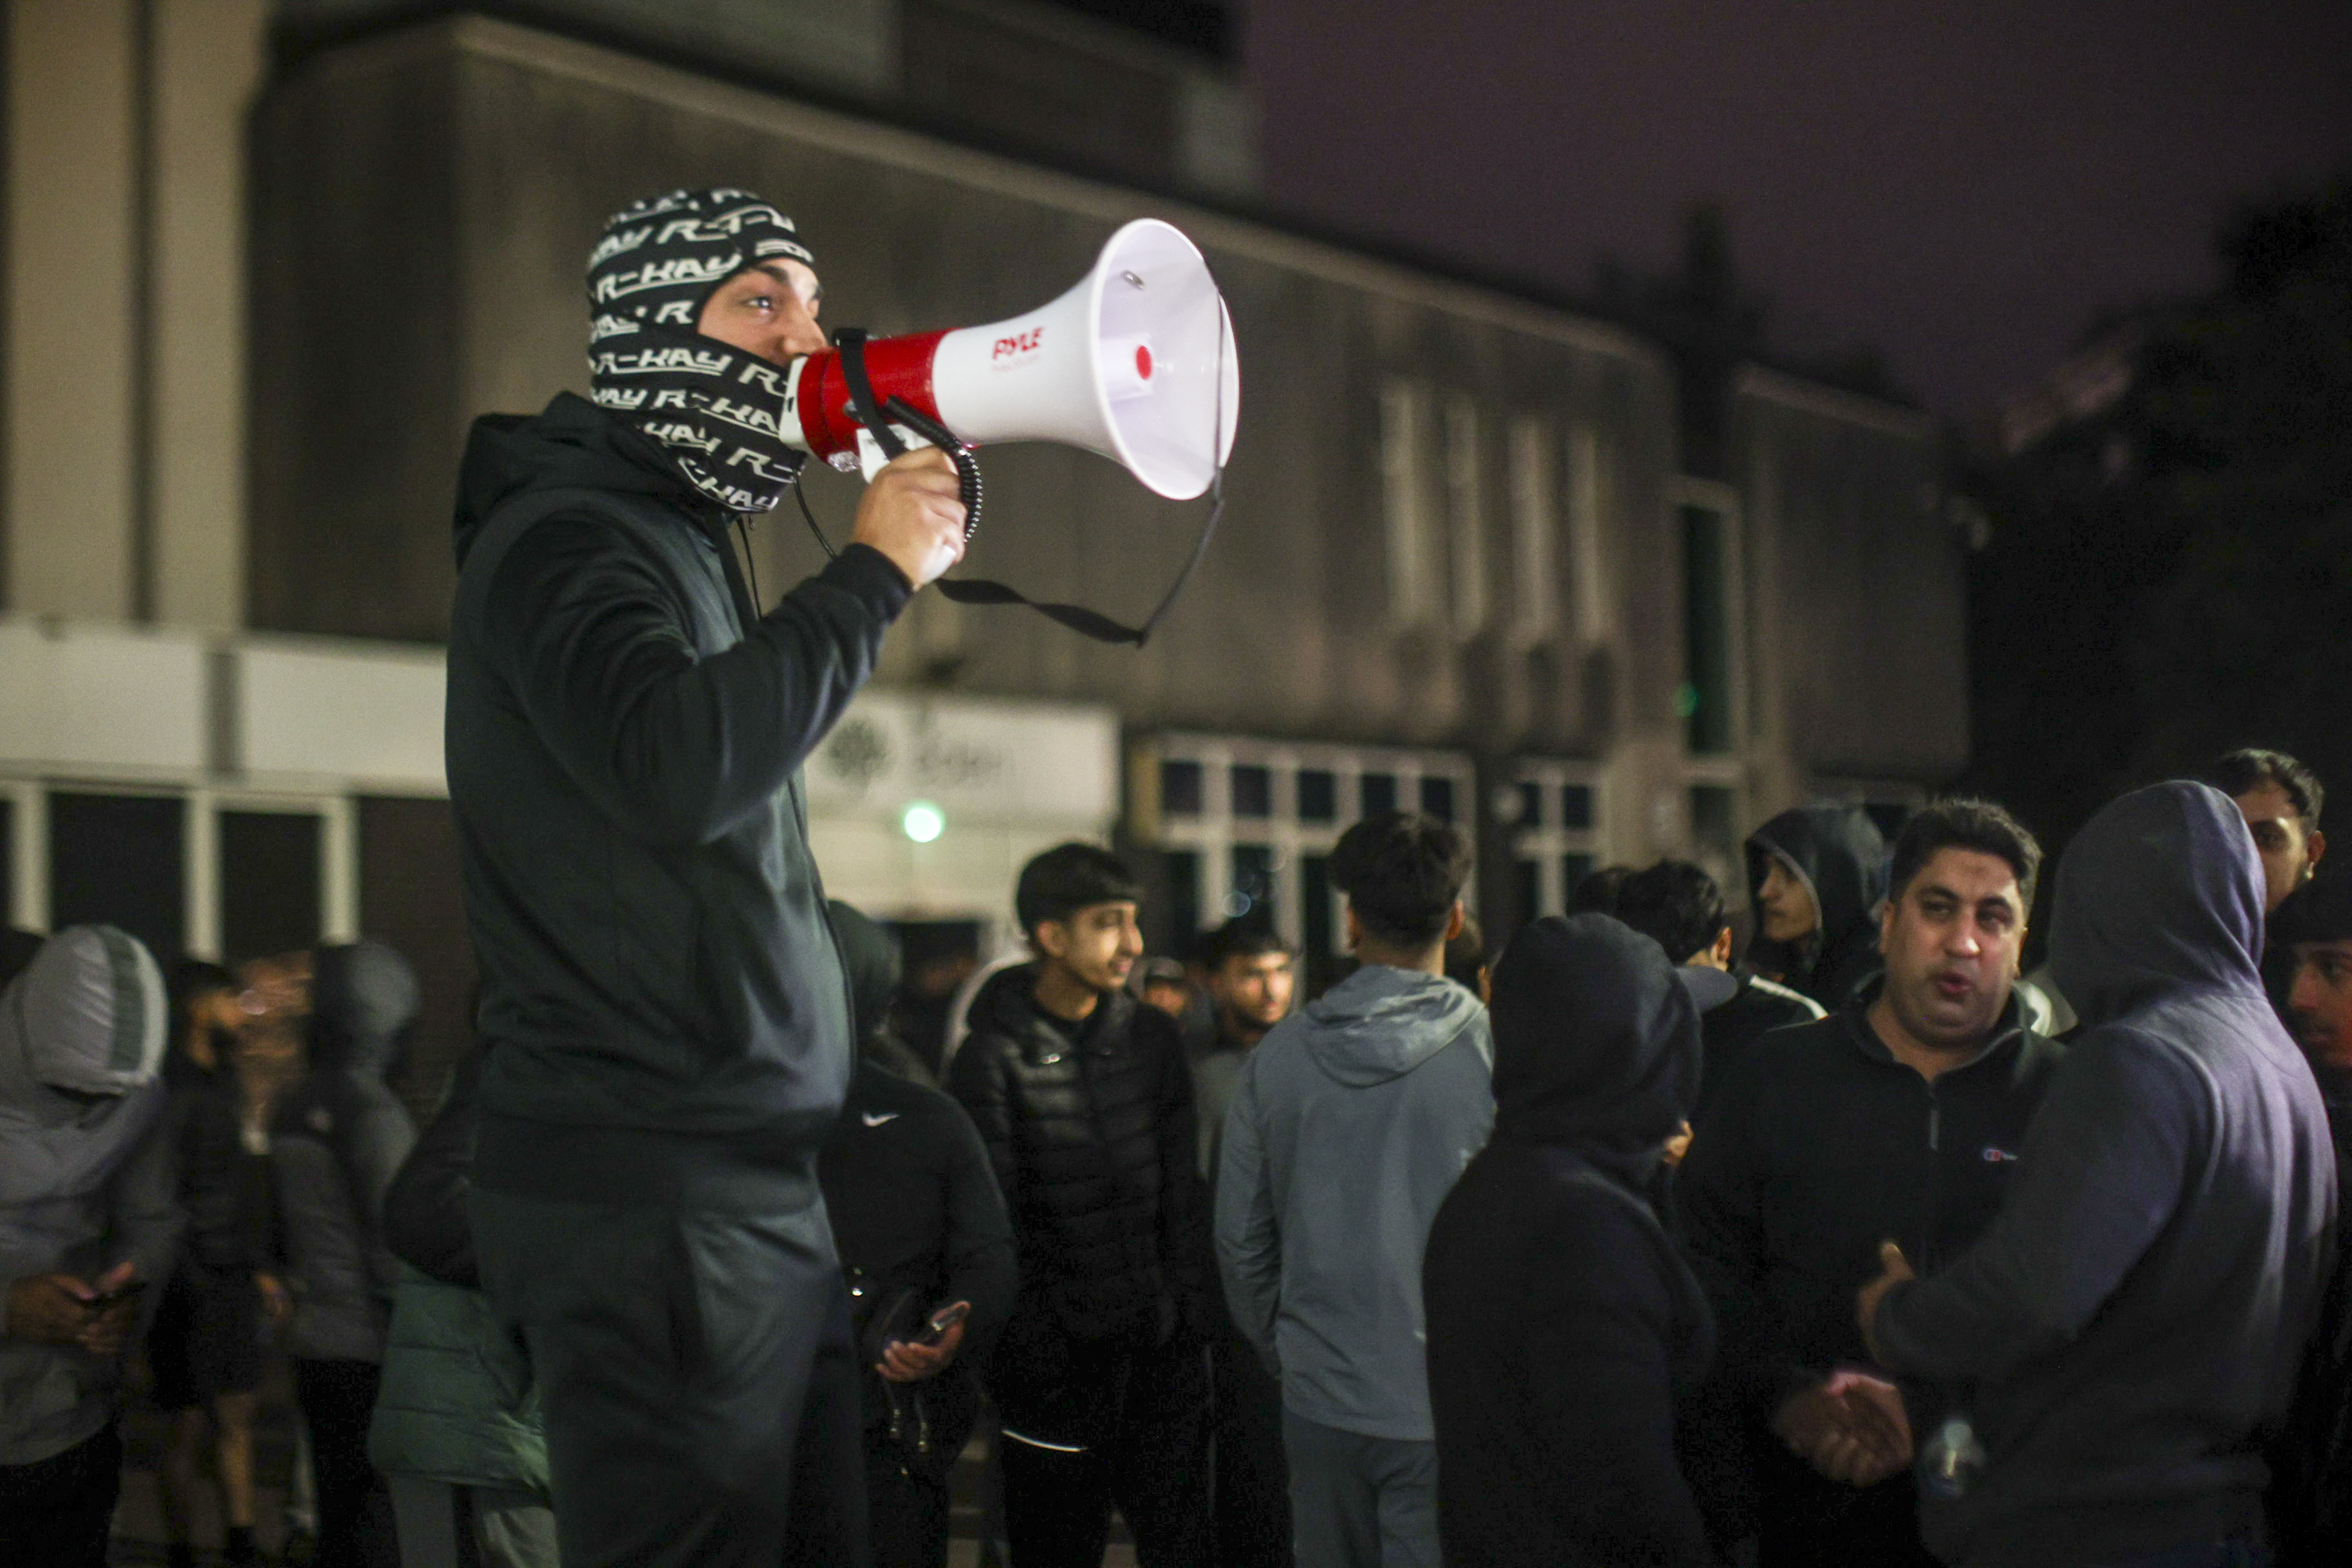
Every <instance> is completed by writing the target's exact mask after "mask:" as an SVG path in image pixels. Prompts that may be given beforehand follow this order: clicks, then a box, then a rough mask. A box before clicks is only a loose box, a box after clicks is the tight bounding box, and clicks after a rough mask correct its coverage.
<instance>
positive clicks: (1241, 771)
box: [1232, 763, 1274, 817]
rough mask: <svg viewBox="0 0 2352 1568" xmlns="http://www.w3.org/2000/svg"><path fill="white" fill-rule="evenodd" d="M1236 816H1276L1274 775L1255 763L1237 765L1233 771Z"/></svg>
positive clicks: (1235, 764)
mask: <svg viewBox="0 0 2352 1568" xmlns="http://www.w3.org/2000/svg"><path fill="white" fill-rule="evenodd" d="M1232 776H1233V790H1234V816H1260V817H1263V816H1273V815H1274V774H1273V773H1272V772H1271V771H1269V770H1268V769H1265V768H1263V767H1260V766H1259V765H1257V764H1256V763H1234V771H1233V775H1232Z"/></svg>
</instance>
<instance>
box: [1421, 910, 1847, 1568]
mask: <svg viewBox="0 0 2352 1568" xmlns="http://www.w3.org/2000/svg"><path fill="white" fill-rule="evenodd" d="M1731 989H1732V983H1731V978H1730V976H1728V975H1727V974H1723V973H1717V972H1715V971H1711V970H1710V971H1697V970H1690V969H1677V968H1676V967H1675V966H1674V965H1672V964H1670V963H1668V962H1667V959H1666V955H1665V953H1664V951H1663V950H1661V949H1660V948H1659V947H1658V946H1657V945H1656V944H1655V943H1654V942H1650V941H1648V940H1646V939H1644V938H1643V937H1642V936H1640V935H1638V934H1637V933H1635V932H1633V931H1629V930H1627V929H1626V927H1625V926H1624V925H1622V923H1620V922H1619V921H1615V920H1613V919H1611V918H1609V917H1607V916H1604V915H1589V914H1588V915H1577V916H1574V917H1571V918H1570V919H1567V920H1560V919H1557V918H1551V919H1545V920H1539V921H1534V922H1532V923H1530V924H1528V925H1527V926H1524V927H1522V928H1520V930H1519V931H1518V933H1517V935H1516V936H1514V937H1513V938H1512V939H1511V942H1510V944H1509V945H1508V946H1507V947H1506V948H1505V949H1504V951H1503V956H1502V959H1501V961H1500V962H1499V963H1497V964H1496V970H1495V999H1494V1002H1493V1005H1492V1011H1491V1013H1490V1016H1491V1018H1492V1020H1493V1028H1494V1041H1495V1046H1494V1048H1495V1131H1494V1136H1493V1138H1492V1139H1490V1140H1489V1141H1488V1142H1487V1143H1486V1147H1485V1149H1484V1150H1483V1151H1481V1152H1479V1153H1478V1155H1477V1157H1476V1158H1475V1159H1474V1160H1472V1161H1471V1162H1470V1165H1469V1168H1468V1169H1467V1170H1466V1171H1465V1172H1464V1173H1463V1174H1462V1179H1461V1180H1460V1181H1459V1182H1458V1183H1456V1184H1454V1190H1453V1191H1452V1192H1451V1193H1450V1194H1447V1195H1446V1198H1445V1201H1444V1205H1441V1206H1440V1208H1439V1209H1438V1211H1437V1217H1436V1220H1435V1222H1434V1223H1433V1225H1432V1226H1431V1227H1430V1232H1429V1247H1428V1253H1427V1257H1426V1259H1425V1261H1424V1263H1423V1269H1422V1274H1421V1280H1422V1288H1423V1294H1424V1297H1425V1300H1427V1302H1428V1310H1429V1356H1428V1360H1429V1397H1430V1405H1431V1410H1432V1415H1433V1422H1434V1430H1435V1433H1436V1449H1437V1513H1438V1527H1439V1534H1440V1536H1441V1537H1442V1539H1443V1541H1444V1550H1445V1560H1446V1561H1447V1562H1448V1563H1455V1564H1462V1565H1465V1568H1466V1565H1468V1564H1472V1563H1475V1564H1479V1565H1480V1568H1511V1565H1516V1564H1525V1565H1526V1568H1623V1565H1628V1564H1634V1563H1640V1564H1645V1565H1649V1568H1706V1565H1710V1564H1713V1563H1715V1562H1716V1556H1715V1553H1714V1551H1713V1549H1712V1548H1711V1547H1710V1545H1709V1543H1708V1540H1707V1533H1706V1526H1705V1524H1704V1523H1703V1522H1702V1521H1701V1518H1700V1515H1699V1510H1698V1507H1697V1505H1696V1502H1695V1500H1693V1498H1692V1494H1691V1489H1690V1485H1689V1483H1688V1482H1687V1481H1686V1480H1685V1478H1684V1476H1683V1473H1682V1471H1681V1469H1680V1468H1679V1466H1678V1465H1677V1463H1676V1459H1675V1441H1674V1439H1675V1421H1676V1416H1677V1413H1678V1412H1679V1411H1682V1410H1685V1409H1686V1408H1687V1407H1688V1405H1689V1402H1690V1398H1691V1395H1692V1394H1693V1392H1694V1391H1695V1390H1696V1388H1697V1386H1698V1384H1699V1380H1700V1377H1701V1375H1702V1374H1703V1373H1704V1372H1705V1371H1706V1365H1707V1357H1708V1352H1709V1349H1710V1346H1711V1344H1712V1339H1713V1335H1712V1331H1711V1327H1710V1324H1709V1321H1708V1315H1707V1306H1706V1298H1705V1297H1704V1296H1703V1295H1702V1294H1701V1293H1700V1290H1699V1288H1698V1282H1697V1281H1696V1279H1693V1278H1692V1277H1691V1271H1690V1268H1688V1266H1687V1265H1685V1263H1684V1262H1683V1259H1682V1258H1681V1255H1680V1254H1679V1253H1678V1252H1677V1251H1676V1249H1675V1244H1674V1242H1673V1240H1672V1239H1671V1238H1670V1237H1668V1235H1667V1233H1666V1229H1665V1227H1664V1226H1663V1225H1662V1224H1661V1223H1660V1222H1659V1219H1658V1216H1657V1215H1656V1214H1655V1213H1654V1210H1653V1209H1652V1207H1651V1205H1650V1203H1649V1200H1648V1198H1647V1196H1646V1195H1645V1194H1647V1193H1648V1192H1649V1190H1650V1189H1651V1188H1652V1187H1653V1186H1654V1183H1655V1178H1656V1175H1657V1172H1658V1167H1659V1163H1660V1161H1661V1159H1662V1158H1663V1157H1664V1144H1665V1142H1666V1140H1667V1139H1668V1138H1669V1137H1670V1136H1672V1135H1673V1133H1674V1132H1675V1129H1677V1128H1678V1127H1680V1126H1682V1125H1683V1124H1684V1121H1685V1117H1686V1116H1687V1115H1688V1113H1689V1111H1690V1109H1691V1107H1692V1105H1693V1104H1694V1103H1695V1101H1696V1097H1697V1093H1698V1077H1699V1039H1698V1017H1699V1009H1700V1007H1701V1006H1702V1005H1705V1003H1706V1002H1708V1001H1715V1002H1719V1001H1721V1000H1722V999H1723V998H1724V997H1726V996H1728V995H1729V994H1730V993H1731ZM1855 1561H1856V1563H1860V1562H1862V1561H1863V1560H1861V1559H1856V1560H1855Z"/></svg>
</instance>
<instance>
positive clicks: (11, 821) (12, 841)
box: [0, 797, 16, 925]
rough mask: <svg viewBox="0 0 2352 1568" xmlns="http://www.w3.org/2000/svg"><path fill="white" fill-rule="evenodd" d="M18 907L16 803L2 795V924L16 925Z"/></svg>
mask: <svg viewBox="0 0 2352 1568" xmlns="http://www.w3.org/2000/svg"><path fill="white" fill-rule="evenodd" d="M15 910H16V802H15V801H13V800H8V799H5V798H4V797H0V925H14V924H16V920H15V916H14V911H15Z"/></svg>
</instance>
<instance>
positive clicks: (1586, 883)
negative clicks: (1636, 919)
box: [1568, 866, 1633, 915]
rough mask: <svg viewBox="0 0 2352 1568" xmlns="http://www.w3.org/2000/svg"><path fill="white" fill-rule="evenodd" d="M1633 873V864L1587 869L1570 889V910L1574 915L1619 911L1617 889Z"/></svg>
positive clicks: (1604, 913) (1605, 913) (1609, 913)
mask: <svg viewBox="0 0 2352 1568" xmlns="http://www.w3.org/2000/svg"><path fill="white" fill-rule="evenodd" d="M1632 875H1633V867H1631V866H1602V867H1600V868H1597V869H1594V870H1591V871H1587V872H1586V873H1585V874H1584V875H1583V876H1581V877H1579V878H1578V879H1576V886H1574V887H1573V888H1570V889H1569V890H1568V912H1569V913H1570V914H1572V915H1613V914H1615V913H1616V912H1617V889H1620V888H1622V887H1623V886H1624V885H1625V879H1626V878H1628V877H1630V876H1632Z"/></svg>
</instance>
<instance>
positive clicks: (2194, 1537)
mask: <svg viewBox="0 0 2352 1568" xmlns="http://www.w3.org/2000/svg"><path fill="white" fill-rule="evenodd" d="M2262 932H2263V875H2262V867H2261V864H2260V862H2259V861H2258V860H2257V859H2256V858H2255V854H2254V846H2253V840H2252V838H2251V837H2248V835H2247V833H2246V827H2245V822H2244V819H2243V818H2242V816H2240V815H2239V812H2238V808H2237V806H2236V805H2234V804H2233V803H2232V802H2231V800H2230V797H2229V796H2227V795H2222V794H2221V792H2220V791H2218V790H2215V789H2211V788H2210V787H2208V786H2206V785H2204V784H2181V783H2173V784H2158V785H2155V786H2153V787H2151V788H2148V789H2144V790H2139V791H2137V792H2135V793H2134V794H2131V795H2125V796H2124V797H2123V798H2122V799H2120V800H2117V801H2115V802H2113V803H2111V804H2110V805H2107V806H2106V807H2105V809H2103V810H2102V811H2100V812H2099V813H2098V815H2097V816H2094V817H2093V818H2092V819H2091V820H2090V822H2089V823H2087V824H2086V825H2085V826H2084V827H2083V829H2082V831H2081V832H2079V833H2077V834H2076V835H2075V836H2074V842H2073V843H2071V844H2069V845H2068V846H2067V847H2066V853H2065V856H2064V858H2063V859H2062V860H2061V861H2060V862H2059V866H2058V882H2057V896H2056V899H2055V900H2054V903H2053V910H2052V919H2051V965H2052V969H2053V973H2054V975H2055V978H2056V979H2057V982H2058V985H2059V989H2060V990H2061V991H2062V992H2063V993H2064V994H2065V997H2066V999H2067V1001H2069V1002H2071V1003H2073V1004H2074V1009H2075V1011H2076V1012H2077V1013H2079V1014H2080V1015H2081V1016H2082V1018H2083V1024H2084V1027H2083V1029H2082V1030H2081V1032H2080V1033H2078V1034H2076V1035H2075V1036H2074V1038H2073V1039H2072V1040H2071V1041H2070V1042H2069V1044H2068V1046H2067V1050H2066V1060H2065V1063H2064V1065H2063V1067H2062V1068H2060V1069H2059V1071H2058V1072H2057V1074H2056V1075H2055V1076H2054V1077H2053V1079H2052V1082H2051V1085H2050V1090H2049V1093H2048V1095H2047V1097H2046V1098H2045V1099H2044V1100H2043V1101H2042V1112H2041V1114H2040V1115H2039V1116H2037V1117H2035V1118H2034V1122H2033V1127H2032V1132H2031V1134H2030V1135H2029V1136H2028V1137H2027V1139H2026V1142H2025V1147H2024V1149H2023V1150H2022V1151H2021V1153H2022V1155H2023V1159H2022V1161H2021V1163H2020V1164H2019V1167H2018V1172H2017V1174H2016V1176H2015V1178H2014V1179H2013V1180H2012V1182H2011V1186H2010V1192H2009V1196H2008V1198H2007V1201H2006V1202H2005V1203H2004V1204H2003V1205H2002V1206H2001V1212H2000V1215H1999V1216H1998V1217H1997V1218H1996V1219H1995V1220H1994V1222H1993V1224H1992V1225H1991V1226H1990V1227H1989V1228H1988V1229H1987V1230H1986V1232H1985V1234H1984V1235H1983V1236H1982V1237H1979V1239H1978V1241H1977V1244H1976V1245H1975V1246H1974V1247H1970V1248H1969V1250H1968V1251H1967V1252H1966V1253H1965V1254H1963V1255H1961V1256H1960V1257H1958V1258H1952V1259H1950V1260H1948V1264H1947V1266H1946V1267H1945V1268H1942V1269H1941V1270H1939V1271H1938V1272H1937V1273H1936V1274H1934V1275H1933V1276H1931V1277H1928V1278H1926V1279H1919V1280H1917V1281H1915V1282H1912V1283H1907V1284H1901V1285H1897V1286H1895V1288H1894V1289H1892V1290H1890V1291H1888V1292H1887V1294H1886V1296H1885V1299H1884V1300H1882V1301H1881V1302H1880V1304H1879V1307H1878V1315H1877V1320H1876V1325H1875V1327H1876V1332H1877V1339H1878V1342H1879V1346H1880V1349H1881V1350H1882V1351H1883V1352H1885V1357H1886V1360H1887V1363H1888V1364H1889V1365H1891V1366H1893V1367H1894V1368H1895V1370H1896V1371H1898V1372H1901V1373H1908V1374H1910V1375H1913V1376H1916V1377H1922V1378H1934V1379H1938V1380H1944V1381H1955V1380H1965V1381H1966V1382H1968V1383H1969V1384H1971V1385H1972V1386H1971V1387H1970V1390H1969V1392H1970V1399H1971V1409H1970V1416H1971V1420H1972V1422H1973V1424H1974V1426H1975V1430H1976V1435H1977V1437H1978V1439H1979V1441H1980V1442H1981V1443H1982V1445H1983V1446H1984V1448H1985V1450H1986V1452H1987V1456H1988V1459H1987V1464H1986V1466H1985V1468H1984V1471H1983V1473H1982V1475H1981V1476H1980V1477H1979V1479H1977V1481H1976V1482H1975V1484H1974V1485H1973V1486H1971V1487H1970V1488H1969V1489H1968V1490H1967V1492H1966V1493H1965V1494H1964V1495H1962V1496H1960V1497H1958V1498H1957V1499H1955V1500H1949V1501H1943V1502H1938V1501H1933V1500H1931V1501H1929V1502H1927V1504H1925V1505H1924V1506H1923V1508H1922V1510H1921V1520H1922V1523H1923V1524H1924V1526H1925V1528H1926V1531H1927V1543H1928V1544H1929V1545H1930V1546H1931V1547H1933V1548H1934V1549H1935V1551H1936V1552H1937V1555H1939V1556H1941V1557H1942V1558H1943V1559H1944V1560H1945V1561H1947V1562H1948V1563H1960V1564H1964V1565H1966V1568H1979V1565H1982V1568H2011V1565H2015V1568H2036V1565H2039V1564H2042V1563H2107V1562H2121V1561H2128V1560H2129V1559H2131V1558H2133V1557H2135V1556H2139V1555H2146V1554H2154V1553H2157V1552H2165V1551H2170V1550H2179V1549H2185V1548H2189V1547H2191V1546H2194V1545H2198V1544H2200V1543H2207V1542H2214V1541H2218V1540H2221V1539H2222V1538H2224V1537H2226V1536H2229V1535H2232V1534H2250V1533H2252V1532H2255V1531H2259V1530H2260V1528H2261V1524H2262V1503H2261V1493H2262V1490H2263V1486H2264V1484H2265V1482H2266V1481H2267V1479H2268V1472H2267V1469H2266V1467H2265V1466H2264V1464H2263V1458H2262V1454H2261V1447H2262V1444H2263V1441H2264V1439H2266V1438H2267V1437H2269V1436H2273V1435H2274V1434H2275V1433H2276V1432H2277V1430H2278V1429H2279V1427H2280V1426H2281V1425H2282V1424H2283V1422H2284V1416H2285V1414H2286V1410H2287V1405H2288V1401H2289V1399H2290V1396H2291V1394H2292V1392H2293V1389H2294V1378H2295V1373H2296V1369H2297V1365H2298V1363H2299V1362H2300V1360H2301V1357H2302V1352H2303V1349H2304V1345H2305V1340H2306V1337H2307V1336H2308V1335H2309V1333H2310V1331H2311V1329H2312V1325H2313V1321H2314V1318H2315V1312H2316V1309H2317V1307H2318V1302H2319V1296H2320V1290H2321V1288H2322V1285H2323V1283H2324V1279H2325V1275H2326V1268H2327V1265H2328V1261H2329V1254H2330V1250H2331V1247H2332V1244H2333V1237H2332V1231H2333V1227H2334V1222H2335V1211H2336V1157H2335V1152H2334V1150H2333V1149H2332V1148H2331V1147H2330V1146H2329V1141H2328V1131H2327V1117H2326V1110H2324V1109H2323V1107H2322V1106H2321V1104H2320V1099H2319V1089H2318V1086H2317V1085H2316V1084H2315V1083H2314V1082H2313V1081H2312V1076H2311V1069H2310V1068H2309V1067H2307V1066H2306V1065H2305V1062H2304V1059H2303V1056H2302V1053H2301V1052H2300V1051H2298V1050H2297V1049H2296V1048H2295V1046H2294V1041H2293V1040H2291V1039H2289V1038H2288V1037H2287V1036H2286V1033H2285V1031H2284V1030H2283V1029H2282V1028H2280V1026H2279V1023H2278V1019H2277V1018H2276V1017H2275V1016H2273V1014H2272V1012H2271V1007H2270V1002H2269V999H2268V998H2267V997H2266V996H2265V995H2264V994H2263V984H2262V978H2261V975H2260V973H2258V968H2257V965H2258V963H2259V956H2260V953H2261V949H2262Z"/></svg>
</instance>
